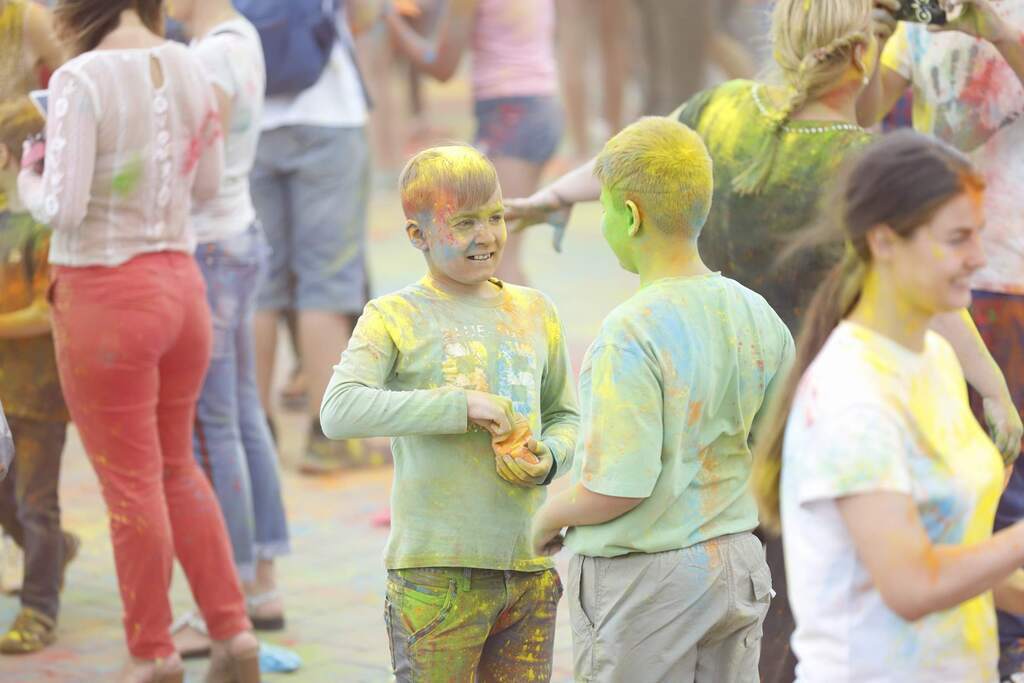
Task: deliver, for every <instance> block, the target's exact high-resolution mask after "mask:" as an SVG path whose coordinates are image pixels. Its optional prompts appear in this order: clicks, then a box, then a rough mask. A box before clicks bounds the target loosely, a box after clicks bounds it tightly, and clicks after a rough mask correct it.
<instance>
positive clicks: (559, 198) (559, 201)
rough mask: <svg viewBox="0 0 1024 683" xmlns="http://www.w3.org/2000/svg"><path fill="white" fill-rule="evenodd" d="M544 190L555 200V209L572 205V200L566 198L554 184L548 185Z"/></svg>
mask: <svg viewBox="0 0 1024 683" xmlns="http://www.w3.org/2000/svg"><path fill="white" fill-rule="evenodd" d="M544 192H546V193H547V195H548V196H549V197H550V198H551V199H552V200H553V203H554V207H555V209H564V208H566V207H568V206H571V205H572V202H570V201H569V200H568V199H566V198H565V196H564V195H562V193H561V192H559V191H558V190H556V189H555V186H554V185H548V187H547V188H545V190H544Z"/></svg>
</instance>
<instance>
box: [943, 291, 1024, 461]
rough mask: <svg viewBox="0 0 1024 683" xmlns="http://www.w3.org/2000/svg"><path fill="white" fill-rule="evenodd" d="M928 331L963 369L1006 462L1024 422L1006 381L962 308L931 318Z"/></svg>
mask: <svg viewBox="0 0 1024 683" xmlns="http://www.w3.org/2000/svg"><path fill="white" fill-rule="evenodd" d="M932 329H933V330H935V331H936V332H938V333H939V334H941V335H942V336H943V337H945V339H946V341H948V342H949V343H950V345H951V346H952V347H953V350H954V351H956V356H957V359H958V360H959V361H960V366H961V367H962V368H963V371H964V377H965V378H966V379H967V382H968V384H970V385H971V386H972V387H974V390H975V391H977V392H978V393H979V394H980V395H981V397H982V401H983V407H984V410H985V421H986V422H987V423H988V425H987V426H988V428H989V431H990V433H991V435H992V438H993V441H995V444H996V447H997V448H998V449H999V452H1000V453H1002V455H1003V460H1004V461H1005V462H1007V463H1011V462H1013V461H1014V460H1015V459H1016V458H1017V456H1018V455H1019V454H1020V440H1021V436H1022V435H1024V423H1022V422H1021V419H1020V413H1019V412H1018V410H1017V408H1016V406H1014V403H1013V397H1012V396H1011V395H1010V390H1009V388H1008V387H1007V385H1006V378H1005V377H1003V372H1002V370H1000V369H999V365H997V364H996V361H995V359H993V358H992V354H991V353H989V350H988V347H986V346H985V341H984V340H983V339H982V338H981V335H980V334H979V333H978V328H977V327H976V326H975V324H974V321H973V320H971V316H970V314H969V313H968V312H967V310H966V309H964V310H960V311H954V312H952V313H944V314H942V315H938V316H935V319H934V320H933V321H932Z"/></svg>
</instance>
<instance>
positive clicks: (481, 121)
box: [474, 96, 563, 164]
mask: <svg viewBox="0 0 1024 683" xmlns="http://www.w3.org/2000/svg"><path fill="white" fill-rule="evenodd" d="M474 110H475V112H476V124H477V129H476V140H475V142H474V144H475V145H476V146H477V148H479V149H480V151H481V152H483V153H484V154H486V155H487V156H489V157H512V158H513V159H522V160H524V161H528V162H530V163H533V164H544V163H546V162H547V161H548V160H549V159H550V158H551V157H553V156H554V155H555V150H557V149H558V143H559V142H561V140H562V126H563V122H562V107H561V105H560V104H559V103H558V99H557V98H555V97H548V96H543V97H499V98H495V99H491V100H477V102H476V105H475V107H474Z"/></svg>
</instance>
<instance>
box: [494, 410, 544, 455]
mask: <svg viewBox="0 0 1024 683" xmlns="http://www.w3.org/2000/svg"><path fill="white" fill-rule="evenodd" d="M532 436H533V433H532V431H531V430H530V423H529V421H528V420H527V419H526V418H525V417H523V416H521V415H516V418H515V420H513V422H512V431H511V432H509V433H508V434H506V435H505V436H502V437H496V438H493V439H491V447H492V448H493V449H494V453H495V455H498V456H503V455H511V456H512V457H513V458H517V459H519V460H525V461H526V462H528V463H530V464H532V465H538V464H540V460H538V459H537V456H535V455H534V454H533V453H531V452H530V449H528V448H527V447H526V444H527V442H529V440H530V438H531V437H532Z"/></svg>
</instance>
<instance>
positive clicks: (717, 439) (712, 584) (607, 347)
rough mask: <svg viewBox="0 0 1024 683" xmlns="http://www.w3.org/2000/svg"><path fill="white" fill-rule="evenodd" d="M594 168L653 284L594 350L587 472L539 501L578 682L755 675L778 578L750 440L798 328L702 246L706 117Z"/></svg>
mask: <svg viewBox="0 0 1024 683" xmlns="http://www.w3.org/2000/svg"><path fill="white" fill-rule="evenodd" d="M595 174H596V175H597V177H598V178H599V179H600V181H601V184H602V192H601V204H602V206H603V208H604V218H603V220H602V231H603V233H604V236H605V239H606V240H607V242H608V244H609V246H610V247H611V249H612V251H613V252H614V253H615V255H616V257H618V259H619V263H620V264H621V265H622V267H623V268H625V269H626V270H628V271H630V272H632V273H637V274H638V275H639V276H640V291H638V292H637V293H636V294H634V295H633V296H632V297H631V298H630V299H629V300H627V301H626V302H625V303H623V304H622V305H620V306H619V307H618V308H616V309H615V310H614V311H612V313H611V314H610V315H609V316H608V317H607V318H606V319H605V321H604V323H603V324H602V326H601V331H600V333H599V334H598V337H597V339H596V340H595V341H594V343H593V344H592V345H591V347H590V349H589V350H588V351H587V355H586V357H585V359H584V361H583V368H582V370H581V373H580V398H581V401H580V405H581V408H582V418H581V424H580V440H579V445H578V447H577V453H576V455H577V457H576V460H575V468H574V470H573V480H574V486H573V487H572V488H570V489H568V490H566V491H565V492H564V493H562V494H560V495H559V496H556V497H554V498H552V499H551V501H550V502H549V503H548V504H547V505H545V506H544V508H542V510H541V511H540V512H539V513H538V516H537V520H536V526H535V536H534V547H535V550H536V551H537V552H541V553H553V552H555V551H557V550H558V549H559V548H560V547H561V545H562V542H563V539H562V536H561V530H562V529H563V528H565V527H569V531H568V533H567V534H566V535H565V538H564V543H565V545H566V546H568V547H569V548H570V549H571V550H572V551H573V552H574V553H575V554H574V556H573V558H572V562H571V564H570V573H569V579H568V581H567V587H568V593H569V611H570V616H571V618H572V624H573V645H574V652H575V660H576V678H577V680H587V681H602V682H603V683H607V682H611V681H630V682H631V683H636V682H645V681H652V682H653V681H680V682H684V681H690V682H692V681H694V680H698V681H730V682H731V683H741V682H742V683H754V682H756V681H757V680H758V673H757V664H758V655H759V653H760V639H761V623H762V622H763V621H764V617H765V614H766V613H767V611H768V606H769V601H770V596H771V575H770V572H769V569H768V565H767V564H766V563H765V554H764V550H763V548H762V546H761V542H760V541H759V540H758V539H757V538H756V537H755V536H754V534H753V533H751V532H752V531H753V530H754V528H755V527H756V526H757V506H756V504H755V502H754V498H753V496H752V494H751V493H750V491H749V489H748V483H749V480H750V474H751V452H750V446H749V440H750V433H751V428H752V427H753V423H754V419H755V417H756V416H757V415H758V413H759V411H760V410H761V409H762V407H763V405H764V403H765V398H766V394H768V393H769V392H770V389H771V387H772V386H773V385H774V384H775V383H776V380H777V379H778V378H779V377H782V376H784V374H785V368H786V366H787V364H788V363H789V362H790V361H791V359H792V354H793V339H792V337H791V336H790V334H789V331H788V330H787V329H786V326H785V324H783V322H782V320H781V319H780V318H779V316H778V315H776V313H775V311H773V310H772V309H771V307H770V306H769V305H768V304H767V303H766V302H765V300H764V298H763V297H761V296H760V295H759V294H756V293H754V292H753V291H751V290H749V289H747V288H746V287H744V286H742V285H740V284H739V283H738V282H735V281H733V280H730V279H728V278H725V277H722V275H721V274H720V273H715V272H712V271H711V270H709V269H708V268H707V266H705V265H704V262H703V261H702V260H701V257H700V253H699V252H698V250H697V239H698V237H699V236H700V231H701V228H702V227H703V226H704V222H705V220H706V219H707V216H708V211H709V210H710V208H711V196H712V186H713V180H712V169H711V158H710V157H709V156H708V152H707V149H706V148H705V147H704V143H703V142H701V139H700V137H699V136H698V135H697V134H696V133H695V132H694V131H692V130H691V129H689V128H687V127H686V126H684V125H683V124H681V123H678V122H676V121H672V120H669V119H664V118H647V119H642V120H640V121H639V122H637V123H635V124H633V125H631V126H629V127H628V128H626V129H625V130H623V131H622V132H621V133H619V134H618V135H616V136H615V137H614V138H612V139H611V140H610V141H609V142H608V144H607V145H606V146H605V148H604V151H603V152H602V153H601V154H600V155H599V156H598V158H597V160H596V164H595Z"/></svg>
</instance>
